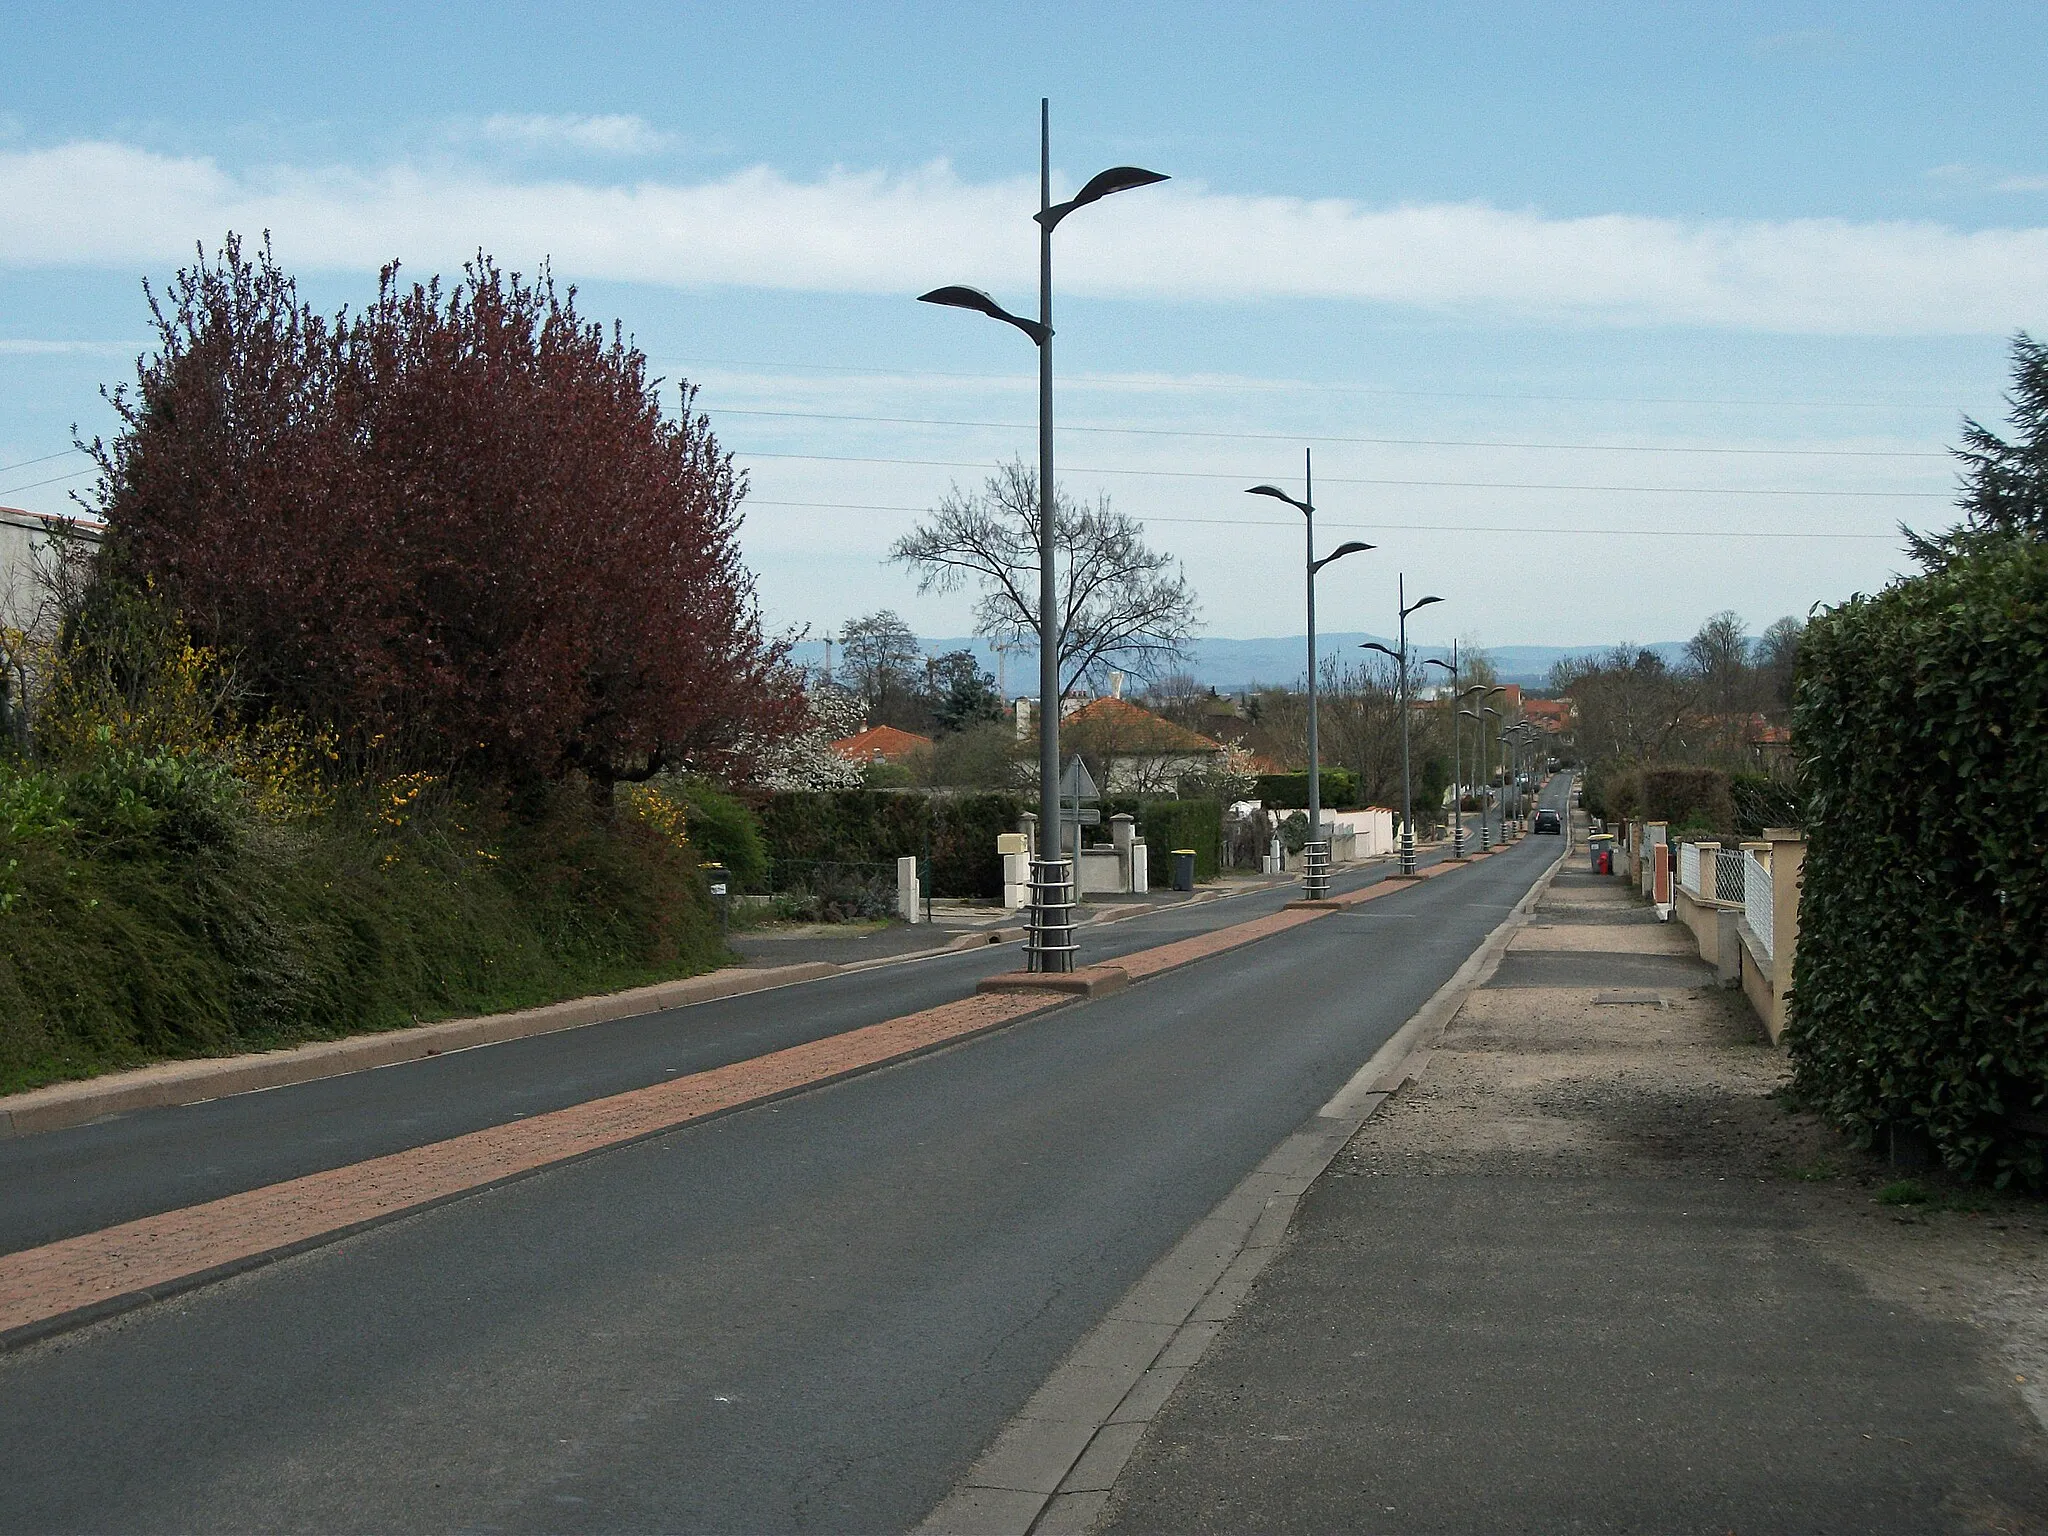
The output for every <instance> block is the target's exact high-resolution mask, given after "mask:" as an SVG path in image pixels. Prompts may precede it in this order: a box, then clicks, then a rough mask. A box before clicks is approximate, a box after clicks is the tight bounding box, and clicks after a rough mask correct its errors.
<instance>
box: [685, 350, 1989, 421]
mask: <svg viewBox="0 0 2048 1536" xmlns="http://www.w3.org/2000/svg"><path fill="white" fill-rule="evenodd" d="M672 360H673V361H675V362H678V363H700V364H705V365H708V366H710V367H714V368H787V369H789V370H791V371H792V372H796V373H847V374H860V375H864V376H868V377H875V378H906V379H971V380H979V381H980V382H982V383H987V384H1019V385H1023V384H1035V383H1036V382H1037V375H1035V374H1022V373H949V372H946V371H944V370H941V369H936V368H858V367H850V366H845V365H841V364H834V363H777V362H761V361H752V362H749V361H747V360H745V359H743V358H733V357H697V358H687V357H676V358H673V359H672ZM1062 382H1063V384H1064V385H1065V386H1066V387H1068V388H1073V387H1075V386H1085V387H1092V388H1098V389H1150V390H1160V391H1166V390H1189V391H1197V392H1208V393H1215V394H1228V393H1233V392H1234V393H1237V394H1340V395H1375V396H1377V395H1384V396H1388V397H1391V398H1396V399H1413V400H1530V401H1542V402H1554V403H1557V404H1563V405H1728V406H1756V407H1760V408H1763V409H1766V410H1819V411H1953V410H1955V409H1956V407H1955V406H1954V405H1953V404H1933V403H1930V402H1925V401H1910V400H1725V399H1688V398H1684V397H1681V396H1675V395H1672V396H1665V395H1544V394H1511V393H1506V392H1502V391H1488V390H1458V389H1386V388H1383V387H1381V386H1379V385H1373V384H1316V383H1310V382H1309V381H1307V380H1305V379H1151V378H1130V377H1125V376H1119V375H1116V374H1086V373H1081V374H1070V375H1066V376H1064V377H1063V380H1062Z"/></svg>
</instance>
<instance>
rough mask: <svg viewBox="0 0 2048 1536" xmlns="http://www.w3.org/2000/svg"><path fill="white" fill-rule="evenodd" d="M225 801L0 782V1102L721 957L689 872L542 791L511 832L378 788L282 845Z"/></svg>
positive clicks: (283, 827)
mask: <svg viewBox="0 0 2048 1536" xmlns="http://www.w3.org/2000/svg"><path fill="white" fill-rule="evenodd" d="M81 785H82V786H83V787H81ZM244 795H245V791H243V790H242V789H241V787H240V786H239V784H238V782H237V781H236V780H235V779H234V778H233V776H232V775H230V774H227V773H226V772H225V771H224V770H222V769H220V768H219V767H218V766H217V765H208V764H206V763H205V762H204V761H203V760H199V759H191V758H185V759H180V758H176V757H169V756H162V757H151V756H147V755H145V756H142V757H132V756H125V755H120V754H112V755H110V760H109V762H108V763H107V764H105V765H102V766H99V767H88V768H85V769H82V770H80V771H78V772H76V773H72V774H64V773H53V772H50V771H41V772H28V771H25V770H20V769H17V768H16V767H13V766H11V765H7V764H4V763H0V1092H6V1091H11V1090H14V1089H18V1088H25V1087H30V1086H33V1085H34V1084H36V1083H38V1082H48V1081H51V1080H53V1079H57V1078H64V1077H76V1076H84V1075H89V1074H91V1073H93V1072H97V1071H103V1070H106V1069H108V1068H111V1067H122V1066H131V1065H137V1064H140V1063H142V1062H145V1061H149V1060H152V1059H159V1058H163V1057H187V1056H201V1055H212V1054H220V1053H226V1052H234V1051H246V1050H256V1049H265V1048H269V1047H273V1046H279V1045H287V1044H292V1043H295V1042H298V1041H304V1040H315V1039H327V1038H333V1037H335V1036H338V1035H344V1034H350V1033H356V1032H361V1031H366V1030H381V1029H392V1028H399V1027H403V1026H406V1025H410V1024H413V1023H416V1022H418V1021H419V1020H421V1019H429V1018H436V1017H447V1016H451V1015H461V1014H470V1013H484V1012H490V1011H494V1010H497V1009H503V1008H517V1007H525V1006H529V1005H531V1004H534V1003H540V1002H551V1001H554V1000H555V999H557V998H562V997H573V996H579V995H583V994H586V993H589V992H594V991H605V990H612V989H615V988H618V987H625V986H632V985H636V984H638V983H641V982H646V981H654V980H658V979H661V978H664V977H668V976H677V975H689V974H693V973H694V972H697V971H701V970H705V969H708V968H709V967H711V966H713V965H716V964H718V963H720V962H721V961H722V959H723V958H724V951H723V946H722V943H721V940H720V937H719V930H718V923H717V919H716V916H715V915H714V913H713V911H712V909H711V907H710V903H709V898H708V896H707V895H706V893H705V890H704V882H703V878H702V875H701V872H700V871H699V870H698V868H697V864H696V859H695V857H694V855H693V854H691V853H690V852H689V851H688V850H686V849H684V848H682V847H680V846H678V845H677V844H676V843H675V842H674V841H673V840H672V839H671V838H669V837H667V836H665V835H663V834H662V833H660V832H659V831H657V830H656V829H654V828H652V827H649V826H647V825H645V824H643V823H642V822H640V821H638V820H637V819H635V818H632V817H628V816H620V817H616V818H611V819H606V818H603V817H601V816H599V815H598V814H597V812H596V811H595V810H594V809H593V807H592V805H591V802H590V799H589V797H588V796H587V795H586V794H580V793H576V792H574V791H570V790H567V789H557V790H547V791H544V792H540V793H537V794H535V795H533V796H529V797H528V799H527V800H526V802H525V803H524V805H523V806H522V814H519V815H513V814H510V813H508V812H507V810H506V809H505V808H504V806H503V805H502V803H501V802H500V801H499V800H498V799H497V798H495V797H492V796H488V795H473V796H465V795H463V794H460V793H456V792H454V791H451V790H449V789H448V788H447V786H445V785H441V784H436V785H432V786H421V785H408V786H404V787H402V788H401V790H400V798H401V799H402V800H403V802H404V803H403V807H402V814H391V812H393V809H394V808H393V806H392V801H391V795H390V793H389V791H388V789H387V787H386V786H381V785H380V786H375V787H367V786H366V787H361V788H358V789H355V790H353V791H351V792H349V793H347V794H345V795H343V796H342V797H341V798H340V799H339V801H338V803H337V804H336V805H335V806H334V808H333V809H332V810H331V811H330V812H329V813H327V814H325V815H322V816H318V817H314V818H310V819H302V820H295V821H291V822H277V821H270V820H265V819H263V818H261V817H257V816H250V815H247V814H246V813H245V811H244V810H243V809H242V808H241V807H242V806H243V800H242V798H241V797H242V796H244ZM230 797H233V798H230ZM223 806H232V807H234V808H235V809H233V810H231V811H226V812H224V811H223V809H222V808H223ZM219 818H224V819H226V820H230V821H232V823H233V825H232V827H231V829H229V831H228V833H227V835H222V832H221V829H220V827H219V825H218V821H217V819H219Z"/></svg>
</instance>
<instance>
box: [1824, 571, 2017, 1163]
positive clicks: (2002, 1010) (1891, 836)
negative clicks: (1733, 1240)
mask: <svg viewBox="0 0 2048 1536" xmlns="http://www.w3.org/2000/svg"><path fill="white" fill-rule="evenodd" d="M1794 709H1795V719H1794V732H1795V739H1796V740H1797V741H1798V742H1799V744H1800V750H1801V755H1802V758H1803V759H1804V762H1803V767H1804V770H1805V786H1804V787H1805V808H1806V830H1807V838H1808V844H1807V853H1806V865H1805V887H1804V891H1803V893H1802V896H1801V901H1800V913H1799V949H1798V958H1797V960H1796V962H1795V968H1794V991H1793V996H1792V1003H1791V1016H1790V1024H1789V1028H1788V1033H1787V1039H1788V1042H1789V1047H1790V1050H1791V1055H1792V1060H1793V1063H1794V1067H1795V1074H1796V1075H1795V1087H1796V1089H1797V1091H1798V1092H1799V1094H1800V1095H1801V1096H1802V1097H1803V1098H1804V1100H1805V1101H1806V1102H1808V1103H1809V1104H1811V1105H1812V1106H1814V1107H1815V1108H1817V1109H1819V1110H1820V1111H1821V1112H1822V1113H1823V1114H1825V1115H1826V1116H1827V1117H1828V1118H1829V1119H1830V1120H1832V1121H1833V1122H1834V1123H1835V1124H1837V1125H1839V1126H1841V1127H1843V1128H1844V1129H1846V1130H1847V1131H1849V1132H1850V1133H1851V1134H1852V1135H1853V1136H1855V1137H1856V1138H1857V1139H1858V1140H1859V1141H1861V1142H1863V1143H1865V1144H1868V1143H1869V1142H1870V1141H1872V1140H1873V1139H1875V1138H1877V1137H1879V1136H1880V1135H1883V1134H1885V1133H1888V1132H1900V1131H1904V1132H1909V1133H1923V1134H1924V1135H1925V1136H1926V1137H1927V1138H1928V1139H1929V1140H1930V1141H1931V1142H1932V1144H1933V1146H1934V1148H1935V1149H1936V1150H1937V1151H1938V1152H1939V1153H1940V1155H1941V1157H1942V1159H1943V1161H1944V1162H1945V1163H1946V1164H1947V1165H1948V1166H1949V1167H1950V1168H1951V1169H1953V1170H1954V1171H1956V1172H1958V1173H1963V1174H1970V1175H1978V1176H1986V1177H1995V1178H1996V1179H1997V1180H1998V1181H1999V1182H2000V1183H2008V1182H2012V1183H2018V1184H2021V1185H2024V1186H2028V1187H2032V1188H2037V1189H2038V1188H2040V1187H2042V1185H2043V1183H2044V1178H2043V1152H2044V1138H2043V1136H2042V1135H2040V1134H2038V1124H2039V1122H2038V1119H2036V1120H2034V1121H2032V1122H2031V1123H2033V1124H2035V1125H2036V1127H2037V1130H2036V1131H2032V1132H2030V1131H2026V1130H2023V1129H2022V1128H2021V1127H2020V1126H2019V1125H2017V1124H2015V1123H2014V1117H2016V1116H2019V1117H2039V1116H2041V1115H2042V1114H2043V1113H2044V1112H2048V938H2044V935H2048V546H2043V545H2041V544H2038V543H2035V544H2027V545H2023V546H2013V547H2009V548H2007V549H2005V550H2002V551H1999V552H1996V553H1993V554H1985V555H1978V556H1973V557H1971V558H1967V559H1961V560H1957V561H1955V562H1954V563H1953V564H1951V565H1950V566H1948V567H1947V568H1945V569H1943V570H1941V571H1938V572H1935V573H1932V574H1929V575H1925V576H1919V577H1914V578H1911V579H1908V580H1904V581H1900V582H1896V583H1894V584H1893V585H1892V586H1891V587H1889V588H1887V589H1886V590H1885V591H1884V592H1882V593H1880V594H1878V595H1877V596H1875V597H1862V598H1857V599H1855V600H1853V601H1851V602H1849V603H1846V604H1844V605H1843V606H1842V607H1840V608H1837V609H1835V610H1834V611H1833V612H1831V613H1829V614H1827V615H1825V616H1824V617H1822V618H1819V619H1817V620H1815V621H1814V622H1813V623H1812V624H1811V625H1810V626H1809V627H1808V629H1807V632H1806V638H1805V641H1804V642H1803V645H1802V648H1801V652H1800V679H1799V685H1798V693H1797V697H1796V700H1795V706H1794Z"/></svg>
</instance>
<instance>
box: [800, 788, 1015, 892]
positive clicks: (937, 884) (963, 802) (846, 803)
mask: <svg viewBox="0 0 2048 1536" xmlns="http://www.w3.org/2000/svg"><path fill="white" fill-rule="evenodd" d="M1024 810H1025V804H1024V801H1023V800H1022V798H1021V797H1019V796H1017V795H1007V794H983V795H940V794H931V795H924V794H910V793H902V794H896V793H883V792H881V791H877V790H867V789H842V790H822V791H815V792H813V791H798V790H791V791H783V792H780V793H776V794H772V795H770V796H768V797H767V799H766V800H765V801H764V802H763V803H762V805H761V810H760V817H761V835H762V840H763V842H764V843H765V844H766V847H767V851H768V857H769V859H770V860H771V861H772V862H773V863H774V864H776V865H778V866H779V865H783V864H790V865H804V864H812V863H818V862H823V863H831V864H881V863H887V862H888V861H890V860H893V859H900V858H911V857H918V858H923V857H929V858H930V859H931V877H932V880H931V893H932V894H933V895H934V896H974V897H982V898H989V897H995V896H1000V895H1001V894H1002V889H1003V864H1002V859H1001V857H1000V855H998V854H997V852H996V838H997V836H998V834H1000V833H1004V832H1014V831H1016V830H1017V825H1018V821H1019V818H1020V817H1021V816H1022V815H1023V813H1024Z"/></svg>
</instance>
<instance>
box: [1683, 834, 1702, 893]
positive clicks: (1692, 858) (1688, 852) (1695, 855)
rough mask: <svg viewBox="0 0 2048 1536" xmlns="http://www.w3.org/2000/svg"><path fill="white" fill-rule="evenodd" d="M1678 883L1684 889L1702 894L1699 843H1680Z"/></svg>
mask: <svg viewBox="0 0 2048 1536" xmlns="http://www.w3.org/2000/svg"><path fill="white" fill-rule="evenodd" d="M1678 883H1679V885H1680V887H1681V888H1682V889H1684V890H1685V891H1687V892H1688V893H1690V894H1691V895H1694V896H1697V895H1699V894H1700V848H1699V844H1698V843H1680V844H1679V845H1678Z"/></svg>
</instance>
